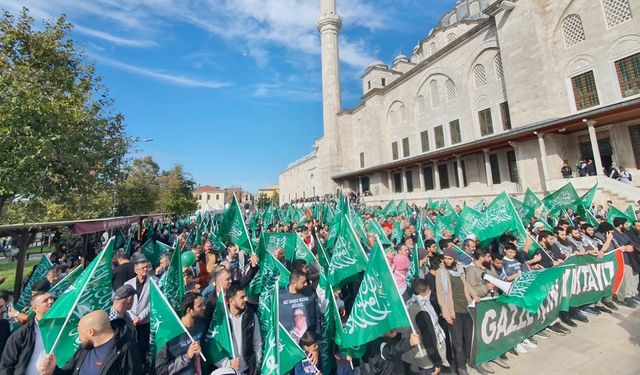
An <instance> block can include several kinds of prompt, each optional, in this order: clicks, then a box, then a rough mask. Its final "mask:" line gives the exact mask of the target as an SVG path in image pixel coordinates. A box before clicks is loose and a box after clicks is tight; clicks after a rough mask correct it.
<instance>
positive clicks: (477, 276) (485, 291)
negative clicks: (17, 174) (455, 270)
mask: <svg viewBox="0 0 640 375" xmlns="http://www.w3.org/2000/svg"><path fill="white" fill-rule="evenodd" d="M490 266H491V255H490V254H489V251H488V250H483V249H476V250H475V251H474V252H473V263H471V264H470V265H469V267H467V269H466V270H465V274H466V278H467V283H468V284H469V286H470V287H471V289H473V291H474V292H475V293H476V295H477V296H478V297H480V298H483V297H486V296H493V294H494V292H495V289H496V287H495V286H494V285H493V284H491V283H489V282H487V281H485V280H484V279H483V278H482V277H483V276H484V274H485V273H488V272H489V270H488V267H490Z"/></svg>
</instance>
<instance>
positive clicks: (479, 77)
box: [473, 64, 487, 88]
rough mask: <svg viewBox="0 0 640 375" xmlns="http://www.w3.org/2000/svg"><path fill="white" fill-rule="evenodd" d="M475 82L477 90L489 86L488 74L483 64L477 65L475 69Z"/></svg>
mask: <svg viewBox="0 0 640 375" xmlns="http://www.w3.org/2000/svg"><path fill="white" fill-rule="evenodd" d="M473 81H474V83H475V85H476V88H480V87H484V86H486V85H487V74H486V73H485V70H484V66H483V65H482V64H477V65H476V66H474V67H473Z"/></svg>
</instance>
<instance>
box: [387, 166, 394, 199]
mask: <svg viewBox="0 0 640 375" xmlns="http://www.w3.org/2000/svg"><path fill="white" fill-rule="evenodd" d="M387 178H388V184H389V185H388V186H389V195H391V194H393V180H392V179H391V171H387Z"/></svg>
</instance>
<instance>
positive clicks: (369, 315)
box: [342, 240, 411, 347]
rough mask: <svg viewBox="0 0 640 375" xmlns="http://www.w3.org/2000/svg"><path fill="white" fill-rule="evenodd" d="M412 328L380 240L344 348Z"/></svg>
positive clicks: (355, 308)
mask: <svg viewBox="0 0 640 375" xmlns="http://www.w3.org/2000/svg"><path fill="white" fill-rule="evenodd" d="M410 325H411V321H410V320H409V315H408V314H407V310H406V308H405V306H404V302H403V301H402V297H401V296H400V292H399V291H398V288H397V287H396V284H395V281H394V279H393V275H392V274H391V268H389V263H388V262H387V258H386V257H385V255H384V253H383V251H382V244H381V243H380V241H379V240H376V245H375V246H374V247H373V249H372V250H371V260H370V261H369V264H368V265H367V271H366V273H365V274H364V278H363V279H362V284H360V289H359V290H358V295H357V296H356V299H355V302H354V304H353V307H352V308H351V314H350V315H349V319H348V320H347V323H346V325H345V327H344V333H345V334H344V336H343V337H342V346H343V347H353V346H359V345H362V344H366V343H368V342H370V341H372V340H374V339H376V338H378V337H380V336H382V335H384V334H385V333H387V332H389V331H390V330H392V329H396V328H400V327H408V326H410Z"/></svg>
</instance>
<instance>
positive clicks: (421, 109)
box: [417, 95, 424, 115]
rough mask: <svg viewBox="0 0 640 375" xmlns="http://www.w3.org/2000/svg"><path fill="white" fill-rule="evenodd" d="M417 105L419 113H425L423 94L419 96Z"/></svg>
mask: <svg viewBox="0 0 640 375" xmlns="http://www.w3.org/2000/svg"><path fill="white" fill-rule="evenodd" d="M417 105H418V115H424V97H423V96H422V95H420V96H418V100H417Z"/></svg>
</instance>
